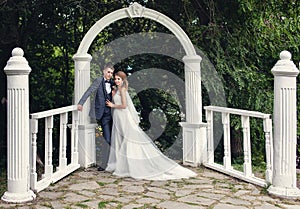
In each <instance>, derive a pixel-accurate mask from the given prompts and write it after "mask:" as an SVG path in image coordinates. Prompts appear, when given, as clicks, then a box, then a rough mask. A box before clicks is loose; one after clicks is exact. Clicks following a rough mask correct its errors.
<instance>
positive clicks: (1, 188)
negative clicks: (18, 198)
mask: <svg viewBox="0 0 300 209" xmlns="http://www.w3.org/2000/svg"><path fill="white" fill-rule="evenodd" d="M6 179H7V176H6V171H5V170H4V169H0V195H1V197H2V195H3V194H4V192H6V189H7V180H6Z"/></svg>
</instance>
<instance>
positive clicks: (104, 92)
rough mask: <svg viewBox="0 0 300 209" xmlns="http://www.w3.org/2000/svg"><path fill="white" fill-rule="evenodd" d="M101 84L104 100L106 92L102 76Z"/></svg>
mask: <svg viewBox="0 0 300 209" xmlns="http://www.w3.org/2000/svg"><path fill="white" fill-rule="evenodd" d="M101 85H102V89H103V94H104V97H105V100H106V99H107V92H106V86H105V81H104V78H102V81H101Z"/></svg>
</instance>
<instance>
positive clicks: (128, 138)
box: [106, 71, 197, 180]
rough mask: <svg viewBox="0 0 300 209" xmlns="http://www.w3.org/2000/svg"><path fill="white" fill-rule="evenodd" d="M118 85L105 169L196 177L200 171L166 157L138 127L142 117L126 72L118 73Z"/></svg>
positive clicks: (165, 177) (134, 175)
mask: <svg viewBox="0 0 300 209" xmlns="http://www.w3.org/2000/svg"><path fill="white" fill-rule="evenodd" d="M114 77H115V84H116V86H117V89H116V90H115V91H114V92H113V102H110V101H107V102H106V105H107V106H109V107H111V108H113V109H112V116H113V127H112V137H111V149H110V156H109V160H108V164H107V168H106V171H109V172H113V174H114V175H117V176H120V177H132V178H134V179H146V180H169V179H181V178H189V177H194V176H196V175H197V174H196V173H194V172H193V171H191V170H189V169H187V168H184V167H182V166H180V165H179V164H177V163H176V162H174V161H173V160H171V159H169V158H168V157H166V156H165V155H164V154H163V153H162V152H161V151H160V150H159V149H158V148H157V147H156V145H155V144H154V143H153V141H152V140H151V139H150V138H149V137H148V135H147V134H146V133H145V132H144V131H143V130H142V129H141V128H140V127H139V125H138V124H139V117H138V114H137V112H136V110H135V108H134V105H133V103H132V100H131V98H130V96H129V94H128V91H127V89H128V81H127V76H126V74H125V73H124V72H123V71H118V72H117V73H116V74H115V76H114Z"/></svg>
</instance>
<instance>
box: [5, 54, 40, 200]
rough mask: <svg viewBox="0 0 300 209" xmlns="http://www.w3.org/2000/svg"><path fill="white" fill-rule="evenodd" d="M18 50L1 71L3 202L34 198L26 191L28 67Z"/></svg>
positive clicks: (28, 169)
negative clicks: (4, 102) (4, 130)
mask: <svg viewBox="0 0 300 209" xmlns="http://www.w3.org/2000/svg"><path fill="white" fill-rule="evenodd" d="M23 55H24V52H23V50H22V49H21V48H15V49H13V51H12V57H11V58H10V59H9V60H8V62H7V65H6V66H5V68H4V71H5V73H6V75H7V103H8V109H7V191H6V192H5V193H4V195H3V196H2V200H3V201H6V202H17V203H21V202H27V201H31V200H33V199H34V198H35V194H34V193H33V191H32V190H30V189H29V186H30V183H29V179H30V178H29V175H30V162H29V145H30V141H29V81H28V75H29V73H30V72H31V68H30V67H29V65H28V62H27V60H26V59H25V58H24V57H23Z"/></svg>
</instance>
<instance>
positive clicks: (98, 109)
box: [78, 77, 112, 119]
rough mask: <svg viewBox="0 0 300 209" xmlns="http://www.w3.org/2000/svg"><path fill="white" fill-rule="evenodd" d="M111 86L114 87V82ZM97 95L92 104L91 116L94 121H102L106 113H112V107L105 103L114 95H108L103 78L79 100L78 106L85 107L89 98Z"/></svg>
mask: <svg viewBox="0 0 300 209" xmlns="http://www.w3.org/2000/svg"><path fill="white" fill-rule="evenodd" d="M110 85H111V86H112V82H111V81H110ZM95 92H96V95H95V96H94V98H93V99H92V102H91V110H90V113H89V116H90V117H91V118H93V119H95V118H96V119H101V118H102V115H103V113H104V111H109V112H110V111H111V109H110V107H107V106H106V104H105V102H106V100H107V99H108V100H110V101H111V99H112V94H111V93H110V94H107V93H106V90H105V82H104V78H103V77H98V78H97V79H96V80H95V81H94V82H93V83H92V85H91V86H90V87H89V88H88V89H87V90H86V91H85V93H84V94H83V95H82V97H81V99H80V100H79V102H78V104H80V105H83V104H84V103H85V102H86V100H87V98H88V97H89V96H90V95H91V94H92V93H95Z"/></svg>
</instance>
